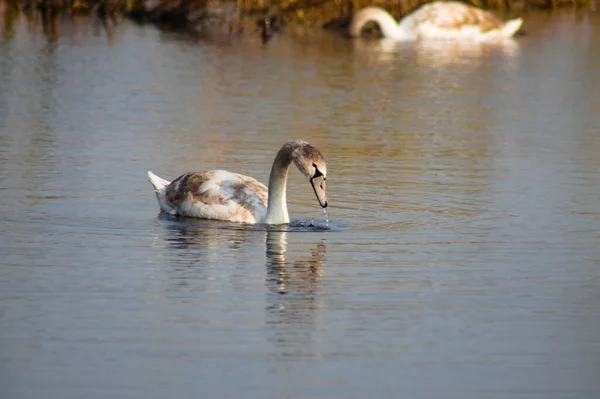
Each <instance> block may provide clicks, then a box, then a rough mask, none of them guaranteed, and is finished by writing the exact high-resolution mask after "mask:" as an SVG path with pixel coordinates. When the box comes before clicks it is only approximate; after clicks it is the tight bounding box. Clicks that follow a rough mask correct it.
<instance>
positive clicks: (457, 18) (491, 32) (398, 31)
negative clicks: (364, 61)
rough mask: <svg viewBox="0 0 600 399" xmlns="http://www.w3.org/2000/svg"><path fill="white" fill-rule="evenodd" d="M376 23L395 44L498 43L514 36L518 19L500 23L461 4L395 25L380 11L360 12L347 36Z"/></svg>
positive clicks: (440, 5)
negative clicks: (443, 41)
mask: <svg viewBox="0 0 600 399" xmlns="http://www.w3.org/2000/svg"><path fill="white" fill-rule="evenodd" d="M370 21H373V22H376V23H377V24H378V25H379V29H380V30H381V33H382V34H383V36H385V37H389V38H393V39H398V40H416V39H474V40H482V41H487V40H499V39H505V38H509V37H511V36H513V35H514V34H515V33H517V31H518V30H519V28H520V27H521V25H522V24H523V20H522V19H521V18H516V19H511V20H510V21H506V22H504V21H502V20H501V19H499V18H498V17H496V16H495V15H494V14H492V13H490V12H488V11H484V10H481V9H479V8H476V7H472V6H469V5H466V4H463V3H459V2H455V1H448V2H442V1H437V2H434V3H429V4H425V5H424V6H423V7H421V8H419V9H417V10H416V11H414V12H412V13H410V14H408V15H407V16H405V17H404V18H402V20H401V21H400V23H397V22H396V20H395V19H394V17H392V16H391V15H390V14H389V13H388V12H387V11H385V10H384V9H383V8H380V7H375V6H371V7H365V8H363V9H361V10H359V11H358V12H357V13H356V14H355V15H354V17H353V18H352V22H351V23H350V36H360V32H361V30H362V28H363V27H364V26H365V24H366V23H367V22H370Z"/></svg>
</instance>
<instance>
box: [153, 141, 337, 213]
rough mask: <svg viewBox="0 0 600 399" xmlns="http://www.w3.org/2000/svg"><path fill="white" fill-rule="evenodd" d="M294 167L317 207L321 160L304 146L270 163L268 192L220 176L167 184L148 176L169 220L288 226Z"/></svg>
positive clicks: (321, 194) (294, 145)
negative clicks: (305, 181) (288, 187)
mask: <svg viewBox="0 0 600 399" xmlns="http://www.w3.org/2000/svg"><path fill="white" fill-rule="evenodd" d="M292 162H293V163H294V164H295V165H296V166H297V167H298V169H299V170H300V172H302V173H303V174H304V175H305V176H306V178H307V179H309V180H310V182H311V184H312V186H313V189H314V191H315V195H316V196H317V199H318V201H319V203H320V205H321V206H322V207H326V206H327V196H326V194H325V180H326V174H327V170H326V166H325V158H324V157H323V155H322V154H321V153H320V152H319V150H318V149H316V148H315V147H313V146H311V145H310V144H308V143H306V142H304V141H291V142H289V143H286V144H285V145H284V146H283V147H281V149H280V150H279V152H278V153H277V156H276V157H275V160H274V161H273V166H272V168H271V174H270V176H269V188H268V189H267V187H266V186H265V185H264V184H262V183H260V182H259V181H258V180H256V179H254V178H252V177H249V176H244V175H240V174H238V173H232V172H228V171H225V170H211V171H207V172H194V173H186V174H183V175H181V176H179V177H178V178H177V179H175V180H173V182H169V181H167V180H164V179H162V178H160V177H158V176H156V175H155V174H154V173H152V172H150V171H149V172H148V178H149V179H150V183H152V185H153V186H154V191H155V193H156V198H157V199H158V203H159V205H160V208H161V210H163V211H164V212H167V213H169V214H171V215H180V216H191V217H197V218H202V219H216V220H227V221H231V222H239V223H249V224H254V223H267V224H282V223H289V221H290V219H289V215H288V211H287V202H286V182H287V174H288V169H289V166H290V164H291V163H292Z"/></svg>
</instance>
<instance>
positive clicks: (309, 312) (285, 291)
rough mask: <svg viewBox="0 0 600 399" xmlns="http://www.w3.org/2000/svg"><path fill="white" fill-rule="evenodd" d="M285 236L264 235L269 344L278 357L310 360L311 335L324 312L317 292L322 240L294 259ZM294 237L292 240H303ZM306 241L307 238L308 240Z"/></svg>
mask: <svg viewBox="0 0 600 399" xmlns="http://www.w3.org/2000/svg"><path fill="white" fill-rule="evenodd" d="M288 234H289V233H288V232H286V231H276V230H268V231H267V261H266V268H267V274H266V284H267V298H266V300H267V306H266V309H267V324H268V326H269V327H270V328H269V329H268V331H269V336H268V337H267V339H268V340H269V341H272V342H275V343H276V344H277V347H279V348H280V349H281V351H280V352H278V353H277V354H276V355H277V356H285V357H290V356H292V357H293V356H302V357H306V356H310V353H309V352H308V351H309V348H311V347H312V346H313V345H311V344H313V343H314V339H313V338H312V332H313V331H315V330H316V328H317V324H318V320H319V317H318V315H319V314H320V312H319V310H320V309H322V308H323V305H322V304H320V299H319V290H320V287H321V281H322V277H323V274H324V268H325V253H326V252H327V247H326V245H325V240H324V239H322V240H321V241H319V242H317V243H310V244H308V243H307V244H306V245H305V246H306V247H307V250H306V251H302V252H303V253H302V254H301V255H296V254H297V253H298V252H299V251H298V247H300V246H304V245H303V244H295V245H294V251H293V255H290V254H289V253H288V250H287V246H288ZM303 236H304V234H297V235H295V236H294V239H296V238H298V237H303ZM307 237H308V236H307Z"/></svg>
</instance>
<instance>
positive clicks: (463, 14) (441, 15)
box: [414, 2, 504, 33]
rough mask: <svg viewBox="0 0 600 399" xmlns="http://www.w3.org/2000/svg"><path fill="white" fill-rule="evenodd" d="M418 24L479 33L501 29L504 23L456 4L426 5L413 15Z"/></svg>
mask: <svg viewBox="0 0 600 399" xmlns="http://www.w3.org/2000/svg"><path fill="white" fill-rule="evenodd" d="M414 17H415V19H416V20H417V21H418V24H431V25H433V26H435V27H437V28H439V29H455V30H460V29H463V28H466V27H476V28H477V29H478V30H479V31H480V32H482V33H483V32H487V31H490V30H493V29H501V28H502V27H503V26H504V22H503V21H502V20H501V19H499V18H498V17H496V16H495V15H494V14H492V13H490V12H488V11H485V10H481V9H479V8H475V7H471V6H468V5H466V4H463V3H458V2H435V3H430V4H427V5H425V6H423V7H421V9H419V10H418V11H417V12H416V13H415V14H414Z"/></svg>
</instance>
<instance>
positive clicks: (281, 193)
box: [264, 146, 294, 224]
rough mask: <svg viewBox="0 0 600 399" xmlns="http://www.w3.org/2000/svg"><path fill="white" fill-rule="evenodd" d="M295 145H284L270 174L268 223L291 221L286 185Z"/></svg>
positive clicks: (266, 218)
mask: <svg viewBox="0 0 600 399" xmlns="http://www.w3.org/2000/svg"><path fill="white" fill-rule="evenodd" d="M293 151H294V148H293V147H290V146H284V147H283V148H281V150H279V152H278V153H277V156H276V157H275V160H274V161H273V166H272V167H271V174H270V175H269V197H268V202H267V216H266V217H265V221H264V222H265V223H267V224H283V223H289V222H290V217H289V215H288V210H287V199H286V185H287V175H288V170H289V168H290V164H291V163H292V152H293Z"/></svg>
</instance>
